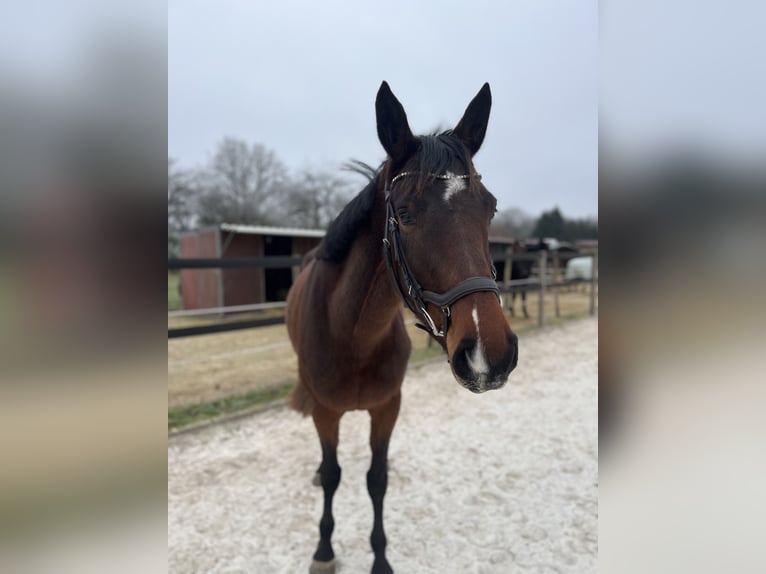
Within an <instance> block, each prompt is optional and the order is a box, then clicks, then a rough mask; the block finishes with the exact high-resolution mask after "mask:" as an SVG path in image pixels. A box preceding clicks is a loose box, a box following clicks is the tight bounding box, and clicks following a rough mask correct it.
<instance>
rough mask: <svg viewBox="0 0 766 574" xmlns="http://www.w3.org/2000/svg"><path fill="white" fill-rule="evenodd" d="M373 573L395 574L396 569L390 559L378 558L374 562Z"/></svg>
mask: <svg viewBox="0 0 766 574" xmlns="http://www.w3.org/2000/svg"><path fill="white" fill-rule="evenodd" d="M372 574H394V570H393V568H391V565H390V564H389V563H388V560H386V559H383V560H376V561H375V562H373V564H372Z"/></svg>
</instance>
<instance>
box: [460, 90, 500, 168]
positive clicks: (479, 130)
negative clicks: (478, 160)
mask: <svg viewBox="0 0 766 574" xmlns="http://www.w3.org/2000/svg"><path fill="white" fill-rule="evenodd" d="M491 107H492V93H491V92H490V91H489V84H488V83H485V84H484V85H483V86H482V87H481V90H479V93H478V94H476V97H474V99H472V100H471V103H470V104H468V107H467V108H466V110H465V113H464V114H463V118H462V119H461V120H460V121H459V122H458V124H457V127H456V128H455V129H454V130H453V133H454V134H455V135H456V136H457V137H459V138H460V139H461V140H463V143H464V144H465V146H466V147H467V148H468V150H469V151H470V152H471V155H474V154H475V153H476V152H477V151H479V148H480V147H481V143H482V142H483V141H484V136H485V135H486V133H487V123H488V122H489V109H490V108H491Z"/></svg>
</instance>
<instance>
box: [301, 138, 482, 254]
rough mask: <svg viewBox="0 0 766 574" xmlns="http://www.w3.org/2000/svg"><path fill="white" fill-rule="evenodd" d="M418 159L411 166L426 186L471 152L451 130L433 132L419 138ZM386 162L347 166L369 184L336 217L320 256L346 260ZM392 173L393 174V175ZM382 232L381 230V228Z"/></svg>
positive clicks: (466, 160)
mask: <svg viewBox="0 0 766 574" xmlns="http://www.w3.org/2000/svg"><path fill="white" fill-rule="evenodd" d="M418 141H419V143H420V145H419V146H418V153H417V159H415V162H414V164H413V165H412V166H411V168H408V169H412V170H413V171H417V172H419V174H420V176H419V177H418V183H417V185H418V188H419V189H423V187H424V186H425V185H426V184H427V183H428V182H429V181H430V180H431V179H432V177H431V175H430V174H440V173H444V172H445V171H447V170H448V169H450V168H452V167H453V166H454V164H455V163H460V164H462V165H464V166H466V169H467V166H468V165H469V157H468V152H467V150H466V148H465V145H464V144H463V142H462V141H461V140H460V139H458V137H457V136H455V135H453V133H452V130H446V131H443V132H441V133H433V134H429V135H424V136H420V137H418ZM384 165H385V163H384V164H383V165H381V166H380V167H379V168H377V169H376V168H374V167H372V166H370V165H368V164H366V163H364V162H361V161H358V160H351V162H349V163H347V164H346V165H345V166H344V169H346V170H348V171H353V172H355V173H359V174H361V175H363V176H365V177H366V178H367V179H368V180H369V182H368V183H367V186H366V187H365V188H364V189H362V191H360V192H359V193H358V194H357V195H356V197H354V198H353V199H352V200H351V201H350V202H348V204H346V207H344V208H343V210H342V211H341V212H340V214H339V215H338V217H336V218H335V220H333V222H332V223H331V224H330V227H328V229H327V233H326V234H325V236H324V238H323V239H322V242H321V243H320V244H319V249H318V251H317V255H316V257H317V259H324V260H326V261H333V262H336V263H339V262H341V261H343V260H344V259H345V258H346V256H347V255H348V252H349V251H350V250H351V245H352V244H353V242H354V239H355V238H356V236H357V233H358V231H359V228H360V227H361V226H362V225H363V224H364V223H365V222H366V221H367V220H368V218H369V216H370V213H371V212H372V208H373V206H374V205H375V195H376V193H377V188H378V177H379V176H380V174H381V172H383V166H384ZM392 175H393V174H392ZM381 233H382V230H381Z"/></svg>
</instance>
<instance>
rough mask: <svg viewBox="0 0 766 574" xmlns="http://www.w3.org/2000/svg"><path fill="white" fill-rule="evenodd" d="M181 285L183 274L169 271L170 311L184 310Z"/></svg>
mask: <svg viewBox="0 0 766 574" xmlns="http://www.w3.org/2000/svg"><path fill="white" fill-rule="evenodd" d="M180 283H181V272H180V271H168V311H180V310H181V309H183V303H182V301H181V292H180V290H179V288H178V287H179V285H180Z"/></svg>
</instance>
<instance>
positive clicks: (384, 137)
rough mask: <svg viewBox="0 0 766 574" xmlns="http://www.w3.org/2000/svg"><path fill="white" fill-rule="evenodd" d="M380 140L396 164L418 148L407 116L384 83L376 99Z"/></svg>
mask: <svg viewBox="0 0 766 574" xmlns="http://www.w3.org/2000/svg"><path fill="white" fill-rule="evenodd" d="M375 114H376V117H377V122H378V138H379V139H380V143H381V144H383V149H385V150H386V153H388V155H389V157H390V158H391V159H392V160H393V162H394V163H395V164H397V163H401V162H403V161H404V160H405V159H407V157H409V155H410V154H412V153H413V152H414V151H415V149H416V148H417V139H415V136H413V135H412V131H410V126H409V124H408V123H407V114H406V113H404V108H403V107H402V104H400V103H399V100H397V99H396V96H395V95H394V94H393V92H392V91H391V88H389V87H388V83H387V82H383V83H382V84H381V85H380V89H379V90H378V95H377V97H376V98H375Z"/></svg>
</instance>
